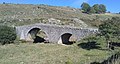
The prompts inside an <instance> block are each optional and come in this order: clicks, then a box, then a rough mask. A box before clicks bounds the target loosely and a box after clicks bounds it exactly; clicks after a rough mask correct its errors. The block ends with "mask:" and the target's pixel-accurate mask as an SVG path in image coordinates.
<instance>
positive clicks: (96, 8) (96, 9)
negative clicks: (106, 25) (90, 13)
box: [93, 4, 100, 13]
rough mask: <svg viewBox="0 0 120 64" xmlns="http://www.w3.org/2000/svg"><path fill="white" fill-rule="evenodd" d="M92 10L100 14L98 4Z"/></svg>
mask: <svg viewBox="0 0 120 64" xmlns="http://www.w3.org/2000/svg"><path fill="white" fill-rule="evenodd" d="M93 8H94V10H95V11H96V13H100V9H99V4H95V5H93Z"/></svg>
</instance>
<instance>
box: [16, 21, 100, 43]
mask: <svg viewBox="0 0 120 64" xmlns="http://www.w3.org/2000/svg"><path fill="white" fill-rule="evenodd" d="M39 30H42V31H43V32H44V33H45V34H46V36H47V37H46V38H43V39H44V41H49V42H52V43H58V44H69V43H70V42H73V41H79V40H81V39H82V38H84V37H86V36H88V35H90V34H94V33H96V32H97V31H98V29H94V28H79V27H70V26H60V25H51V24H41V23H40V24H32V25H25V26H17V27H16V32H17V35H18V38H20V40H25V41H31V38H30V36H31V35H32V34H33V35H34V36H36V34H37V32H38V31H39ZM33 40H34V38H33Z"/></svg>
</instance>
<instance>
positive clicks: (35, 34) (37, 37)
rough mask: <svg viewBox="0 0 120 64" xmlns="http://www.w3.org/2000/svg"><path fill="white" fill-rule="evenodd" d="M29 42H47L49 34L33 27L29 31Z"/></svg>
mask: <svg viewBox="0 0 120 64" xmlns="http://www.w3.org/2000/svg"><path fill="white" fill-rule="evenodd" d="M26 36H27V41H32V42H33V43H41V42H46V41H47V40H46V38H47V37H48V36H47V33H46V32H45V31H44V30H42V29H40V28H37V27H33V28H31V29H29V30H28V31H27V35H26Z"/></svg>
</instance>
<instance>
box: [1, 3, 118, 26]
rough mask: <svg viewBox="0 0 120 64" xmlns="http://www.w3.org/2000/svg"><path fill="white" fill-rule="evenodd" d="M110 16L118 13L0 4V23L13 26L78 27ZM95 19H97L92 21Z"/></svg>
mask: <svg viewBox="0 0 120 64" xmlns="http://www.w3.org/2000/svg"><path fill="white" fill-rule="evenodd" d="M112 16H119V15H110V14H109V15H105V14H103V15H89V14H84V13H82V12H81V10H80V9H76V8H71V7H59V6H50V5H43V4H41V5H32V4H0V20H1V21H0V24H7V25H15V26H16V25H25V24H34V23H50V24H58V25H71V26H80V27H82V26H83V25H84V24H85V23H87V24H88V25H89V26H91V25H92V26H93V25H96V24H99V23H100V22H101V21H102V20H106V19H108V18H111V17H112ZM76 19H77V20H76ZM96 19H97V20H99V21H98V22H94V21H95V20H96ZM50 20H52V21H50ZM82 20H83V21H85V23H84V24H81V23H83V21H82ZM79 21H81V22H79ZM83 27H86V26H83Z"/></svg>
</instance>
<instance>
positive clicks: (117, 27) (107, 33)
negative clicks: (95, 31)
mask: <svg viewBox="0 0 120 64" xmlns="http://www.w3.org/2000/svg"><path fill="white" fill-rule="evenodd" d="M99 31H100V35H101V36H104V37H105V38H106V40H107V41H111V40H112V38H116V37H117V38H118V39H120V18H119V17H113V18H112V19H111V20H110V19H108V20H106V21H105V22H104V23H103V24H101V25H100V26H99Z"/></svg>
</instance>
